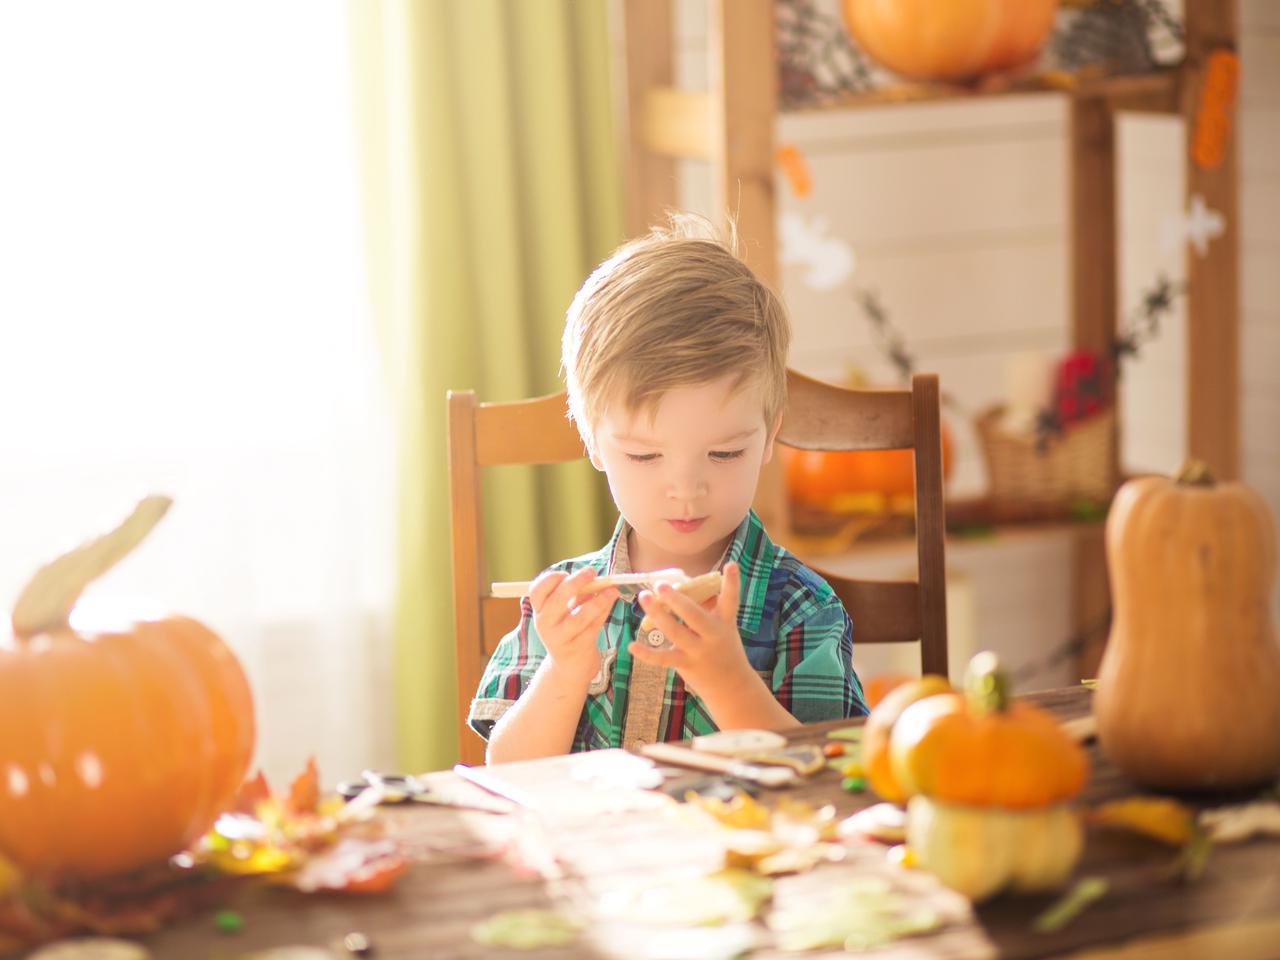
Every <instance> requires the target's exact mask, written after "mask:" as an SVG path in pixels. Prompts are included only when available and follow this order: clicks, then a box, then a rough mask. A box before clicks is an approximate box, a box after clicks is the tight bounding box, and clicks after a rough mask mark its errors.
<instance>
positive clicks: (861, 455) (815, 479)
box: [778, 421, 954, 513]
mask: <svg viewBox="0 0 1280 960" xmlns="http://www.w3.org/2000/svg"><path fill="white" fill-rule="evenodd" d="M778 449H779V450H780V451H781V455H782V463H783V468H784V476H785V482H786V487H787V495H788V496H789V497H790V498H791V500H792V501H794V502H795V503H800V504H804V505H805V506H809V507H814V508H816V509H818V510H827V511H831V512H836V513H839V512H843V511H844V509H845V504H847V502H849V501H851V500H853V501H856V500H858V499H859V498H861V497H863V496H864V495H867V494H872V495H875V496H877V497H883V498H884V499H886V500H889V499H893V498H909V497H914V496H915V492H916V473H915V469H916V460H915V453H914V452H912V451H911V450H797V449H796V448H795V447H788V446H785V445H779V447H778ZM953 459H954V458H953V450H952V440H951V431H950V430H949V429H948V428H947V425H946V423H945V421H944V422H943V424H942V477H943V480H946V479H947V478H948V477H950V476H951V469H952V464H953Z"/></svg>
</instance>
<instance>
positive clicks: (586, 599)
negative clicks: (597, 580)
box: [569, 587, 618, 630]
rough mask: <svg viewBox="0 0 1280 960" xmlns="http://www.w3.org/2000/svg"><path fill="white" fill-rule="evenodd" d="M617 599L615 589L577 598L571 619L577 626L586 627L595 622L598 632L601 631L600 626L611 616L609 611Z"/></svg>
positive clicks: (571, 611) (570, 614)
mask: <svg viewBox="0 0 1280 960" xmlns="http://www.w3.org/2000/svg"><path fill="white" fill-rule="evenodd" d="M617 599H618V591H617V590H616V589H615V588H613V587H609V588H608V589H607V590H602V591H600V592H599V593H593V594H590V595H587V596H578V597H575V598H574V606H573V608H572V610H570V611H569V617H570V619H572V620H573V621H574V622H575V623H576V624H581V625H582V626H584V627H586V626H589V625H590V624H592V623H593V622H594V623H595V624H596V630H599V629H600V627H599V624H602V623H604V618H605V617H607V616H608V615H609V611H610V610H612V609H613V602H614V601H615V600H617Z"/></svg>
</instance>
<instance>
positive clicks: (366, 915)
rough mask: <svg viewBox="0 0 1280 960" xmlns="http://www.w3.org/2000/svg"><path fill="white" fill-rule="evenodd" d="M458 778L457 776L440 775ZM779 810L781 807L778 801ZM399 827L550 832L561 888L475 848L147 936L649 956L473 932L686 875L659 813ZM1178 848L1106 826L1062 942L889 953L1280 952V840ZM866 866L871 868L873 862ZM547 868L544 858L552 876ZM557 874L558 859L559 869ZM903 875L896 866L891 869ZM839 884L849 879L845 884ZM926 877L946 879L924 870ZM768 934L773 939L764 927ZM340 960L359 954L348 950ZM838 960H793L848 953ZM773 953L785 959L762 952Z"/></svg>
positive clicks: (631, 945) (999, 925)
mask: <svg viewBox="0 0 1280 960" xmlns="http://www.w3.org/2000/svg"><path fill="white" fill-rule="evenodd" d="M1090 696H1091V695H1090V694H1089V693H1088V691H1086V690H1084V689H1083V688H1073V689H1069V690H1058V691H1050V692H1046V693H1042V694H1037V695H1034V696H1032V697H1030V698H1029V699H1033V700H1035V701H1037V702H1039V703H1040V704H1042V705H1043V706H1045V707H1047V708H1048V709H1050V710H1052V711H1053V712H1054V713H1055V714H1057V715H1058V716H1060V717H1061V718H1062V719H1064V720H1065V719H1071V718H1075V717H1080V716H1083V715H1085V714H1087V712H1088V710H1089V697H1090ZM847 725H848V723H847V721H842V722H839V723H834V724H833V723H827V724H817V725H811V726H807V727H802V728H800V729H798V730H797V731H795V733H794V734H793V736H792V739H793V740H794V741H796V742H798V743H804V742H823V741H824V739H825V738H824V732H825V731H827V730H830V729H832V728H834V727H837V726H847ZM1091 752H1092V759H1093V763H1094V773H1093V776H1092V779H1091V782H1090V785H1089V788H1088V790H1087V792H1086V794H1085V796H1084V798H1083V799H1084V801H1085V802H1088V803H1094V802H1098V801H1102V800H1105V799H1110V798H1114V797H1119V796H1123V795H1126V794H1131V793H1134V792H1136V791H1135V788H1134V787H1133V786H1132V785H1131V784H1129V783H1128V782H1126V781H1125V779H1124V778H1123V777H1121V776H1120V775H1119V774H1118V773H1117V772H1116V771H1115V769H1114V768H1112V767H1111V766H1110V765H1109V764H1108V763H1107V762H1106V760H1105V759H1103V758H1102V757H1101V756H1100V755H1099V753H1098V751H1097V749H1096V748H1092V749H1091ZM432 776H434V777H436V779H437V781H438V782H440V783H444V782H445V781H447V780H453V781H454V782H455V786H456V785H459V784H460V783H461V782H460V781H458V779H457V777H456V775H455V774H452V773H443V774H436V775H432ZM786 792H787V793H788V794H789V795H791V796H793V797H796V798H799V799H804V800H807V801H810V802H814V803H834V804H835V805H836V806H837V808H838V810H839V812H840V814H841V815H844V814H848V813H852V812H854V811H856V810H857V809H859V808H861V807H864V806H866V805H868V804H870V803H873V802H875V800H876V798H875V797H874V795H872V794H869V793H868V794H849V793H846V792H844V791H842V790H841V789H840V784H839V776H838V775H837V774H836V773H835V772H834V771H826V772H823V773H820V774H818V775H816V776H815V777H814V778H812V779H810V780H807V781H806V782H804V783H803V784H802V785H801V786H798V787H794V788H791V789H790V790H788V791H786ZM763 796H764V798H765V799H768V798H770V796H772V793H771V792H766V793H765V794H764V795H763ZM386 815H387V816H388V817H390V818H392V824H393V829H394V831H395V832H396V833H397V835H399V836H401V837H402V838H404V839H405V840H406V841H407V842H408V843H410V844H412V845H416V846H417V847H418V848H419V849H421V850H422V851H423V852H424V854H428V855H430V856H434V857H435V858H436V859H437V860H439V857H440V856H441V852H442V851H443V850H446V849H455V850H457V848H459V846H462V847H466V846H471V847H473V848H477V849H487V850H489V851H491V852H496V851H499V850H502V849H504V848H506V847H507V846H508V845H509V844H511V843H512V842H513V840H514V838H517V837H521V836H523V837H526V838H528V837H530V836H541V837H542V838H543V841H545V842H539V843H535V844H532V845H531V846H529V847H528V848H527V849H525V851H524V856H525V858H526V859H532V860H534V861H536V860H537V859H538V855H539V852H542V853H547V854H555V855H556V856H557V857H559V858H560V861H561V863H562V866H563V868H564V876H563V877H562V878H560V879H553V880H548V879H546V878H545V877H544V876H541V875H539V874H538V873H536V872H531V871H526V872H524V873H523V874H521V873H517V872H516V871H515V870H513V868H512V866H511V865H510V864H509V863H508V862H506V861H505V860H503V859H501V858H490V859H474V858H468V857H466V854H467V852H468V851H467V850H465V849H462V850H459V851H458V853H459V856H458V857H457V858H456V859H455V860H454V861H453V862H435V863H426V862H424V863H421V864H416V865H415V866H414V868H413V869H412V870H411V871H410V872H409V873H408V874H407V875H406V876H405V877H404V878H402V880H401V881H400V883H399V885H398V886H397V888H396V889H395V890H394V891H393V892H392V893H390V894H389V895H383V896H377V897H369V898H366V899H362V898H353V897H341V896H319V895H309V896H304V895H301V894H296V893H288V892H284V891H274V892H273V891H269V890H265V889H260V888H253V889H251V890H248V891H246V892H245V893H244V895H243V896H242V897H241V898H240V900H239V901H237V902H235V903H231V904H228V906H230V907H233V908H234V909H237V910H239V911H240V913H241V914H242V916H243V918H244V921H245V924H244V929H243V930H242V932H241V933H239V934H237V935H234V936H228V935H224V934H219V933H218V932H216V930H215V929H214V925H213V921H212V919H211V917H209V916H205V917H201V918H196V919H192V920H189V921H186V922H185V923H182V924H179V925H177V926H175V927H172V928H170V929H168V930H166V931H164V932H162V933H160V934H157V935H155V936H152V937H150V938H147V939H145V940H144V942H145V943H146V944H147V945H148V946H149V947H150V949H151V950H152V951H153V953H154V954H155V955H156V956H157V957H162V958H167V957H174V958H178V957H181V958H186V960H199V958H204V957H218V958H221V957H226V958H232V957H238V956H241V955H243V954H245V953H247V952H250V951H253V950H261V949H265V948H269V947H277V946H284V945H304V944H305V945H311V946H331V945H334V944H336V943H338V942H339V941H340V939H341V938H342V936H343V935H344V934H347V933H349V932H351V931H360V932H362V933H364V934H365V935H367V936H368V937H369V938H370V939H371V940H372V942H373V944H374V946H375V948H376V956H377V957H378V958H382V960H391V958H400V957H404V958H409V957H414V958H418V957H433V958H441V960H444V958H463V957H490V956H494V957H496V956H503V957H518V956H522V955H524V956H535V957H543V956H546V957H582V958H586V957H596V958H600V957H636V956H638V955H639V954H638V952H637V949H638V948H637V946H636V941H635V940H634V939H631V938H629V935H628V933H627V931H626V930H625V929H623V930H612V929H609V928H605V927H603V926H601V927H599V928H597V927H592V928H591V929H589V930H588V932H587V934H586V935H584V937H583V938H581V939H580V940H579V941H578V942H577V943H576V944H574V945H573V946H571V947H567V948H559V949H544V950H540V951H532V952H531V953H527V954H522V953H519V952H516V951H511V950H501V949H493V948H485V947H482V946H480V945H479V944H477V943H475V942H474V941H473V940H472V939H471V937H470V933H469V931H470V929H471V927H472V926H473V925H474V924H476V923H478V922H480V921H483V920H485V919H486V918H488V917H491V916H492V915H494V914H496V913H498V912H500V911H505V910H514V909H524V908H553V909H554V908H558V907H560V908H562V907H564V906H565V905H566V904H567V903H569V902H571V901H574V900H577V901H578V902H581V901H582V899H583V898H584V897H585V898H586V899H590V898H591V897H593V896H594V895H595V893H596V892H598V891H599V890H600V889H603V888H607V887H608V886H609V884H610V883H611V882H614V881H618V880H621V879H625V878H627V877H632V878H634V877H635V876H637V875H640V874H642V873H644V872H645V871H651V870H654V869H656V868H657V867H659V866H662V865H666V866H668V867H669V866H670V861H671V859H672V855H673V852H672V845H671V842H670V839H669V836H667V837H664V835H663V831H664V829H666V828H664V823H665V824H668V826H669V820H664V819H663V818H662V817H661V816H658V815H656V814H653V815H651V814H630V815H627V816H625V817H622V818H614V819H613V820H612V821H609V820H608V818H605V819H603V820H601V821H600V822H596V823H587V824H578V825H575V826H574V827H573V829H571V830H565V829H558V830H557V829H551V830H547V831H545V832H542V833H540V832H539V831H538V830H536V829H533V828H531V826H530V824H529V823H528V822H527V821H528V819H529V818H528V815H525V814H518V813H513V814H492V813H483V812H477V811H470V810H460V809H452V808H446V807H429V806H415V807H414V808H412V809H406V808H395V809H391V810H388V812H387V814H386ZM694 847H696V844H694V845H690V846H688V847H678V848H677V850H678V851H680V850H683V851H685V852H684V853H680V852H677V853H676V854H675V855H676V856H677V857H679V856H687V857H688V859H689V860H690V862H693V861H694V860H696V859H697V857H699V856H702V855H703V853H704V852H705V851H704V852H702V853H700V852H699V851H698V850H695V849H694ZM865 856H867V857H874V858H875V863H876V864H883V862H884V856H883V850H882V848H879V847H878V846H876V845H867V846H866V847H865ZM1172 859H1173V853H1172V851H1171V850H1170V849H1169V848H1167V847H1163V846H1161V845H1159V844H1157V843H1156V842H1155V841H1151V840H1147V839H1146V838H1143V837H1139V836H1135V835H1131V834H1127V833H1117V832H1114V831H1101V830H1092V829H1091V831H1090V833H1089V836H1088V840H1087V844H1086V852H1085V856H1084V859H1083V861H1082V863H1081V865H1080V867H1079V869H1078V876H1085V875H1096V876H1102V877H1105V878H1106V879H1107V880H1108V881H1109V884H1110V890H1109V892H1108V893H1107V895H1105V896H1104V897H1103V898H1102V899H1101V900H1099V901H1097V902H1095V903H1094V904H1093V905H1092V906H1091V907H1089V908H1088V910H1087V911H1086V912H1085V913H1084V914H1082V915H1081V916H1080V917H1079V918H1078V919H1077V920H1075V922H1073V923H1071V924H1069V925H1068V926H1067V927H1066V928H1065V929H1062V930H1060V931H1058V932H1056V933H1053V934H1038V933H1035V932H1033V931H1032V930H1031V920H1032V918H1034V917H1035V916H1037V915H1038V914H1039V913H1040V912H1041V911H1042V910H1043V909H1044V908H1045V907H1046V906H1047V905H1048V904H1050V903H1051V902H1052V901H1053V900H1054V899H1055V897H1054V896H1047V895H1045V896H1017V897H1015V896H1009V895H1006V896H1002V897H1000V898H997V899H996V900H994V901H991V902H989V903H987V904H984V905H982V906H981V907H980V908H978V909H977V910H976V911H975V912H974V914H973V916H972V919H971V920H970V921H968V922H966V923H963V924H959V925H956V926H952V927H950V928H948V929H946V930H944V931H940V932H938V933H936V934H934V935H931V936H928V937H922V938H918V939H910V940H902V941H899V942H898V943H896V944H894V945H893V946H892V947H890V948H887V949H884V950H881V951H879V952H877V953H876V954H875V955H876V956H884V957H927V956H942V957H953V958H959V957H1017V958H1022V957H1048V956H1073V957H1089V958H1103V957H1108V958H1111V957H1115V958H1120V957H1123V958H1147V957H1165V956H1177V957H1212V958H1214V960H1227V958H1232V960H1235V958H1243V957H1261V958H1275V957H1280V840H1276V839H1265V840H1262V839H1254V840H1251V841H1248V842H1245V843H1242V844H1234V845H1229V846H1219V847H1217V848H1215V849H1214V850H1213V852H1212V854H1211V856H1210V858H1209V860H1208V863H1207V867H1206V869H1205V872H1204V874H1203V875H1202V876H1201V877H1200V879H1199V880H1197V881H1195V882H1194V883H1190V884H1179V883H1177V882H1174V881H1172V880H1170V879H1168V878H1167V875H1166V871H1167V867H1168V864H1169V863H1170V862H1171V860H1172ZM866 862H868V863H870V862H871V861H870V860H867V861H866ZM538 865H539V864H538V863H536V862H535V863H533V864H532V866H533V867H537V866H538ZM544 865H545V864H544ZM845 867H847V864H833V865H823V866H821V867H819V868H817V869H816V870H814V871H811V872H809V873H807V874H803V875H799V876H796V877H792V878H784V879H782V880H780V881H779V884H780V886H779V891H781V889H782V888H781V884H786V883H797V884H803V883H807V884H819V885H820V884H824V883H830V882H831V875H829V874H828V871H834V870H837V869H839V868H845ZM886 869H887V868H886ZM832 875H833V874H832ZM922 876H923V878H924V879H925V880H928V881H929V882H932V881H931V878H927V876H925V875H922ZM762 929H763V928H762ZM333 955H334V956H335V957H342V956H349V954H345V953H344V952H342V951H340V950H334V954H333ZM848 955H849V954H845V953H843V952H841V951H837V952H835V953H809V954H788V955H785V956H848ZM752 956H759V957H780V956H784V954H780V953H777V952H773V951H766V950H761V951H757V952H755V953H753V954H752Z"/></svg>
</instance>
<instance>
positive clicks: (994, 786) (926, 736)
mask: <svg viewBox="0 0 1280 960" xmlns="http://www.w3.org/2000/svg"><path fill="white" fill-rule="evenodd" d="M864 736H865V735H864ZM889 762H890V766H891V767H892V770H893V775H894V777H895V778H896V780H897V782H898V784H899V785H900V786H901V788H902V790H903V791H904V792H905V793H906V794H907V795H908V796H912V795H915V794H923V795H925V796H927V797H930V798H932V799H935V800H942V801H945V802H948V803H957V804H966V805H970V806H976V807H1000V808H1003V809H1007V810H1029V809H1032V808H1038V807H1047V806H1050V805H1052V804H1057V803H1061V802H1063V801H1065V800H1069V799H1071V798H1072V797H1074V796H1075V795H1076V794H1078V793H1079V792H1080V791H1081V790H1082V789H1083V788H1084V783H1085V779H1086V777H1087V776H1088V760H1087V759H1086V758H1085V755H1084V751H1083V750H1082V749H1081V748H1080V745H1079V744H1077V743H1076V742H1075V741H1074V740H1072V739H1071V737H1069V736H1068V735H1067V734H1066V733H1065V732H1063V730H1062V728H1061V727H1060V726H1059V725H1058V723H1057V721H1056V720H1054V718H1053V717H1052V715H1050V714H1049V713H1047V712H1045V711H1044V710H1041V709H1040V708H1039V707H1035V706H1032V705H1031V704H1029V703H1025V702H1022V701H1018V700H1012V699H1011V698H1010V696H1009V684H1008V678H1007V677H1006V675H1005V673H1004V671H1003V669H1002V668H1001V667H1000V664H999V661H998V660H997V658H996V656H995V654H993V653H990V652H984V653H979V654H977V655H976V656H975V657H974V658H973V660H972V661H970V664H969V669H968V671H967V673H966V677H965V692H964V693H963V694H961V693H944V694H939V695H937V696H932V697H927V698H925V699H923V700H919V701H917V702H916V703H913V704H911V705H910V706H909V707H907V708H906V709H905V710H904V711H903V712H902V715H901V716H900V717H898V720H897V723H895V724H894V725H893V732H892V734H891V737H890V744H889Z"/></svg>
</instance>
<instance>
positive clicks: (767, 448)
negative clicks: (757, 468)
mask: <svg viewBox="0 0 1280 960" xmlns="http://www.w3.org/2000/svg"><path fill="white" fill-rule="evenodd" d="M780 429H782V414H778V415H777V416H776V417H774V418H773V426H772V427H770V428H769V435H768V436H767V437H765V440H764V459H763V460H761V461H760V463H761V465H763V464H766V463H768V462H769V461H770V460H772V459H773V441H774V440H775V439H777V437H778V431H779V430H780Z"/></svg>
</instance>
